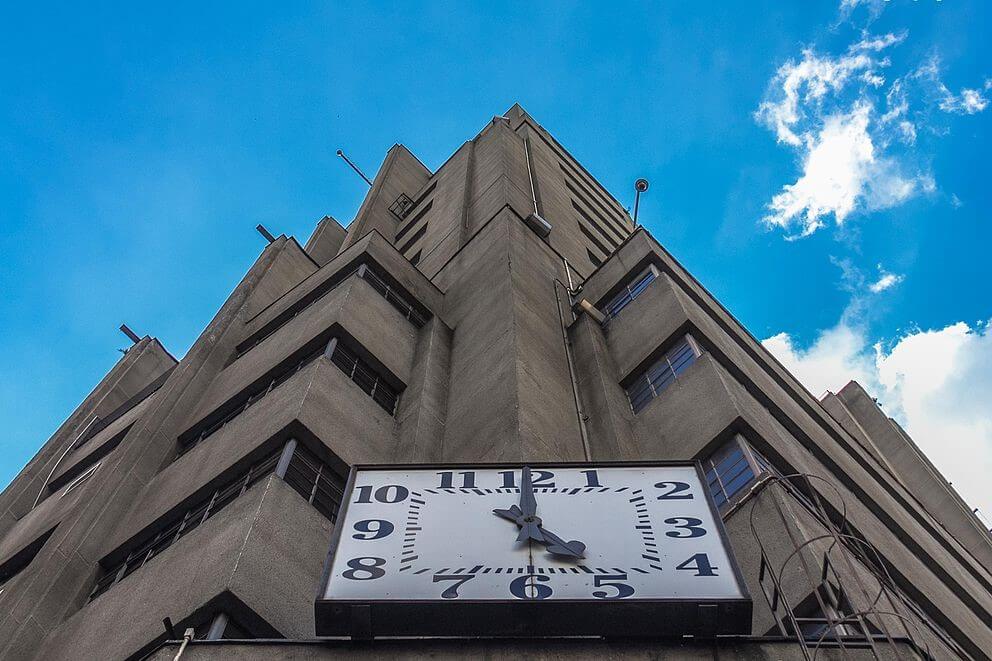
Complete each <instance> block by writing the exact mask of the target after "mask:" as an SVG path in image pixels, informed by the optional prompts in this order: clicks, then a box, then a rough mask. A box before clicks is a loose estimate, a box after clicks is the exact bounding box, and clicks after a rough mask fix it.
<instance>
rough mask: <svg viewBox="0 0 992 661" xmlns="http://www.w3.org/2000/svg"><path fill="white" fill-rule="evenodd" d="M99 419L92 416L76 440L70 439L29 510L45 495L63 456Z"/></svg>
mask: <svg viewBox="0 0 992 661" xmlns="http://www.w3.org/2000/svg"><path fill="white" fill-rule="evenodd" d="M99 419H100V416H98V415H96V414H94V415H93V417H92V418H91V419H90V421H89V422H87V423H86V426H85V427H83V431H81V432H79V434H78V435H77V436H76V438H74V439H72V443H70V444H69V447H67V448H66V449H65V451H64V452H63V453H62V454H61V455H59V458H58V460H57V461H56V462H55V465H54V466H52V470H50V471H48V477H46V478H45V482H44V484H42V485H41V490H40V491H38V495H37V496H36V497H35V499H34V503H33V504H32V505H31V509H34V508H35V507H37V506H38V501H40V500H41V496H42V494H44V493H45V489H46V488H47V487H48V483H49V482H50V481H51V479H52V475H55V471H56V469H58V467H59V464H61V463H62V460H63V459H65V456H66V455H67V454H69V452H71V451H72V448H74V447H76V443H78V442H79V439H81V438H83V437H85V436H86V434H87V432H89V430H90V427H92V426H93V425H94V423H96V421H97V420H99Z"/></svg>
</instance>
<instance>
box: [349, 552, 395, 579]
mask: <svg viewBox="0 0 992 661" xmlns="http://www.w3.org/2000/svg"><path fill="white" fill-rule="evenodd" d="M384 564H386V559H385V558H352V559H351V560H349V561H348V567H350V569H346V570H344V571H343V572H341V575H342V576H344V577H345V578H348V579H351V580H353V581H370V580H372V579H375V578H382V577H383V576H385V575H386V570H385V569H383V568H382V566H383V565H384Z"/></svg>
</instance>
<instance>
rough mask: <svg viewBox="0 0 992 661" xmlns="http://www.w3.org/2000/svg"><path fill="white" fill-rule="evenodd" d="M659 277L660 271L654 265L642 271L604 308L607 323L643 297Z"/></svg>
mask: <svg viewBox="0 0 992 661" xmlns="http://www.w3.org/2000/svg"><path fill="white" fill-rule="evenodd" d="M657 277H658V269H657V268H656V267H655V266H654V264H651V265H649V266H648V267H647V268H646V269H644V270H643V271H641V272H640V273H639V274H638V275H637V276H636V277H635V278H633V279H632V280H631V281H630V282H628V283H627V284H625V285H624V286H623V289H621V290H620V292H619V293H618V294H617V295H616V296H614V297H613V298H612V299H610V302H609V303H607V304H606V305H605V306H604V307H603V314H604V315H605V316H606V321H605V322H603V323H606V322H608V321H609V320H610V319H613V318H614V317H616V316H617V315H618V314H620V311H621V310H623V309H624V308H625V307H627V306H628V305H629V304H630V303H631V301H633V300H634V299H635V298H637V297H638V296H640V295H641V293H642V292H643V291H644V290H645V289H647V286H648V285H650V284H651V283H652V282H653V281H654V279H655V278H657Z"/></svg>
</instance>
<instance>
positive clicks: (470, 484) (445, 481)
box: [438, 471, 475, 489]
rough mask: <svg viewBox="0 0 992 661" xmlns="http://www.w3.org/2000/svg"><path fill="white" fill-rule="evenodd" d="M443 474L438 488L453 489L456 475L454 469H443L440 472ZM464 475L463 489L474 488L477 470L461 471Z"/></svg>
mask: <svg viewBox="0 0 992 661" xmlns="http://www.w3.org/2000/svg"><path fill="white" fill-rule="evenodd" d="M438 475H440V476H441V485H440V486H439V487H438V489H453V488H454V477H455V474H454V473H453V472H452V471H441V472H440V473H438ZM459 475H461V476H462V486H461V488H462V489H474V488H475V471H462V472H461V473H459Z"/></svg>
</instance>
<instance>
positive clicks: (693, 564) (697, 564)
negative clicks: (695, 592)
mask: <svg viewBox="0 0 992 661" xmlns="http://www.w3.org/2000/svg"><path fill="white" fill-rule="evenodd" d="M675 568H676V569H681V570H684V571H695V572H696V576H717V573H716V570H717V569H719V567H714V566H713V565H711V564H710V559H709V556H707V555H706V554H705V553H697V554H696V555H694V556H692V557H691V558H689V559H688V560H686V561H685V562H683V563H682V564H681V565H676V566H675Z"/></svg>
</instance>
